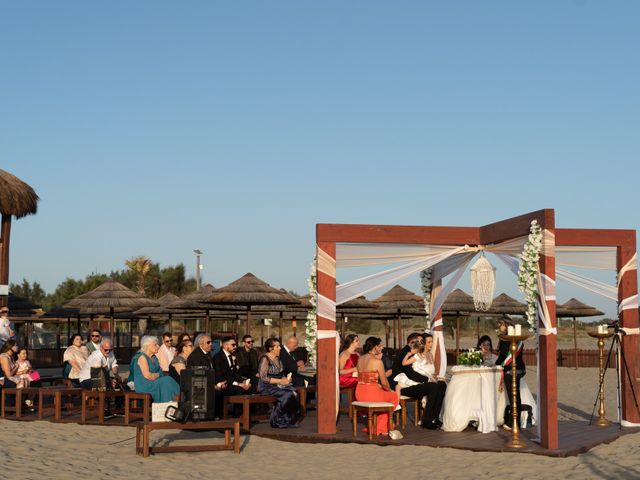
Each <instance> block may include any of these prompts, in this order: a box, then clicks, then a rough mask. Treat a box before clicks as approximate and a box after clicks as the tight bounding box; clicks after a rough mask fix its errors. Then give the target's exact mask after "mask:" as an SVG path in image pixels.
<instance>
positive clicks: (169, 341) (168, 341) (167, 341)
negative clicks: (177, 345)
mask: <svg viewBox="0 0 640 480" xmlns="http://www.w3.org/2000/svg"><path fill="white" fill-rule="evenodd" d="M171 342H172V340H165V341H164V343H171Z"/></svg>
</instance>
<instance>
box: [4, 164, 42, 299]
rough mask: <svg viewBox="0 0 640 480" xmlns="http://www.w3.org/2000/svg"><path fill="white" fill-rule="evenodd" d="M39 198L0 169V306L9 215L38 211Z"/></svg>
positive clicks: (6, 273) (6, 278)
mask: <svg viewBox="0 0 640 480" xmlns="http://www.w3.org/2000/svg"><path fill="white" fill-rule="evenodd" d="M38 200H40V198H39V197H38V195H37V194H36V192H35V190H34V189H33V188H31V187H30V186H29V185H27V184H26V183H25V182H23V181H22V180H20V179H19V178H18V177H16V176H15V175H12V174H10V173H9V172H7V171H5V170H2V169H0V214H2V224H1V226H0V306H6V305H7V302H8V299H7V295H8V294H9V287H8V285H9V238H10V237H11V217H12V216H14V217H16V218H22V217H25V216H27V215H33V214H35V213H36V212H37V211H38Z"/></svg>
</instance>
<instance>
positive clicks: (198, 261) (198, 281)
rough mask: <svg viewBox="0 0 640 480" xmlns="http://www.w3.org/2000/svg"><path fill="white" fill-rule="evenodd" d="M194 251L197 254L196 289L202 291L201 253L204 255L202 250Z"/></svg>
mask: <svg viewBox="0 0 640 480" xmlns="http://www.w3.org/2000/svg"><path fill="white" fill-rule="evenodd" d="M193 253H195V254H196V291H197V292H199V291H200V270H202V265H200V255H202V250H198V249H196V250H194V251H193Z"/></svg>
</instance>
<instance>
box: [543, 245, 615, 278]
mask: <svg viewBox="0 0 640 480" xmlns="http://www.w3.org/2000/svg"><path fill="white" fill-rule="evenodd" d="M556 265H561V266H563V267H578V268H588V269H594V270H611V271H614V272H615V271H616V247H570V246H569V247H558V246H556Z"/></svg>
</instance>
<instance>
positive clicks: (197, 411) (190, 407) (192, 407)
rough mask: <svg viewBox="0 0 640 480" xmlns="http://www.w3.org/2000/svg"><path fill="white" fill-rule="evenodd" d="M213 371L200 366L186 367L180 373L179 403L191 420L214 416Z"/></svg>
mask: <svg viewBox="0 0 640 480" xmlns="http://www.w3.org/2000/svg"><path fill="white" fill-rule="evenodd" d="M215 384H216V382H215V371H214V370H210V369H205V368H202V367H195V368H193V369H190V368H187V369H184V370H182V372H181V373H180V405H179V407H178V408H179V409H181V410H182V411H184V412H185V413H186V414H187V415H188V416H189V418H190V419H192V420H213V419H214V418H215V405H216V398H215V396H216V390H215V388H214V386H215Z"/></svg>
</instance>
